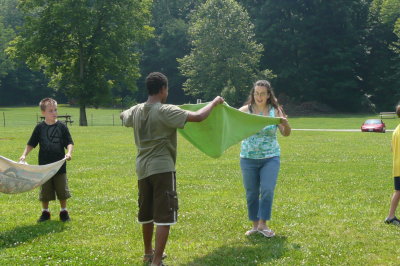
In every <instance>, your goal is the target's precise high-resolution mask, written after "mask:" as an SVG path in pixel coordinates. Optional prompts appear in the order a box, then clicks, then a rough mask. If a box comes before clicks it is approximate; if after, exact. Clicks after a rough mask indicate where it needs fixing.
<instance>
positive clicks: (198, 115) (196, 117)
mask: <svg viewBox="0 0 400 266" xmlns="http://www.w3.org/2000/svg"><path fill="white" fill-rule="evenodd" d="M223 102H224V98H222V97H221V96H217V97H215V99H214V100H213V101H212V102H210V103H209V104H207V105H206V106H204V107H203V108H201V109H200V110H197V111H196V112H189V113H188V116H187V118H186V122H201V121H203V120H204V119H206V118H207V117H208V116H209V115H210V113H211V111H212V109H213V108H214V107H215V106H217V105H218V104H221V103H223Z"/></svg>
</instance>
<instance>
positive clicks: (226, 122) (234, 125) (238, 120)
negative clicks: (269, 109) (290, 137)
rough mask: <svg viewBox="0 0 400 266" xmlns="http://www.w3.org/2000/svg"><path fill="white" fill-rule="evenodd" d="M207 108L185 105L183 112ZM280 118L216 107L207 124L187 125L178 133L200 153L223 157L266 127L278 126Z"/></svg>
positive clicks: (199, 105) (205, 122) (225, 106)
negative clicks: (230, 149) (234, 146)
mask: <svg viewBox="0 0 400 266" xmlns="http://www.w3.org/2000/svg"><path fill="white" fill-rule="evenodd" d="M205 105H207V103H201V104H184V105H180V106H179V107H180V108H182V109H184V110H189V111H193V112H195V111H197V110H199V109H201V108H202V107H204V106H205ZM279 123H280V118H275V117H265V116H259V115H253V114H248V113H243V112H241V111H239V110H237V109H235V108H233V107H230V106H229V105H228V104H226V103H224V104H219V105H217V106H216V107H215V108H214V109H213V110H212V111H211V113H210V115H209V116H208V117H207V119H205V120H204V121H202V122H200V123H186V125H185V128H184V129H178V131H179V133H180V134H181V135H182V136H183V137H184V138H185V139H187V140H188V141H189V142H190V143H192V144H193V145H194V146H195V147H196V148H198V149H199V150H200V151H202V152H204V153H205V154H207V155H208V156H210V157H213V158H218V157H220V156H221V155H222V154H223V153H224V151H225V150H226V149H228V148H229V147H231V146H232V145H235V144H236V143H238V142H239V141H241V140H243V139H245V138H247V137H249V136H251V135H253V134H255V133H257V132H258V131H260V130H261V129H263V128H264V127H265V126H268V125H277V124H279Z"/></svg>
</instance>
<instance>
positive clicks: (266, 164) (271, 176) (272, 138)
mask: <svg viewBox="0 0 400 266" xmlns="http://www.w3.org/2000/svg"><path fill="white" fill-rule="evenodd" d="M239 110H240V111H242V112H246V113H251V114H255V115H263V116H270V117H281V118H282V119H281V121H282V122H281V123H280V124H279V125H272V126H266V127H265V128H264V129H262V130H261V131H260V132H258V133H256V134H254V135H253V136H250V137H249V138H247V139H245V140H243V141H242V147H241V151H240V168H241V170H242V175H243V185H244V188H245V190H246V200H247V210H248V216H249V220H250V221H252V223H253V228H252V229H250V230H248V231H247V232H246V235H251V234H254V233H261V234H262V235H264V236H266V237H273V236H274V235H275V233H274V231H272V230H271V229H270V228H269V227H268V226H267V221H269V220H270V219H271V210H272V202H273V198H274V190H275V185H276V181H277V178H278V172H279V166H280V147H279V143H278V141H277V137H276V131H277V129H279V131H280V132H281V134H282V135H283V136H289V135H290V132H291V128H290V125H289V123H288V120H287V118H286V115H285V113H284V111H283V109H282V107H281V106H279V104H278V100H277V99H276V97H275V95H274V92H273V90H272V88H271V85H270V83H269V82H268V81H266V80H259V81H257V82H256V83H255V84H254V86H253V88H252V89H251V91H250V95H249V99H248V100H247V102H246V103H245V105H244V106H243V107H241V108H240V109H239Z"/></svg>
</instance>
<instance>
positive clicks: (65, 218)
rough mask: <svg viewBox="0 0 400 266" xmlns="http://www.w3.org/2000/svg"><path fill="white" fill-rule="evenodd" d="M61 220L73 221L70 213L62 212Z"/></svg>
mask: <svg viewBox="0 0 400 266" xmlns="http://www.w3.org/2000/svg"><path fill="white" fill-rule="evenodd" d="M60 220H61V221H62V222H68V221H71V219H70V218H69V214H68V211H60Z"/></svg>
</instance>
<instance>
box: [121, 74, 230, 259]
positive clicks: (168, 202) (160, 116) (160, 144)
mask: <svg viewBox="0 0 400 266" xmlns="http://www.w3.org/2000/svg"><path fill="white" fill-rule="evenodd" d="M146 87H147V90H148V95H149V96H148V98H147V101H146V102H145V103H141V104H138V105H135V106H133V107H131V108H130V109H128V110H126V111H124V112H122V113H121V115H120V118H121V119H122V121H123V124H124V125H125V126H127V127H133V133H134V137H135V144H136V148H137V156H136V173H137V176H138V188H139V200H138V203H139V213H138V222H139V223H141V224H142V234H143V242H144V257H143V261H144V262H151V263H152V265H163V263H162V259H163V258H164V257H165V254H164V249H165V245H166V244H167V240H168V235H169V229H170V226H171V225H173V224H175V223H176V221H177V210H178V197H177V193H176V176H175V162H176V146H177V136H176V129H177V128H183V127H184V126H185V123H186V122H201V121H203V120H204V119H206V118H207V117H208V115H209V114H210V112H211V110H212V109H213V108H214V107H215V106H216V105H218V104H221V103H223V101H224V100H223V99H222V98H221V97H219V96H217V97H216V98H215V99H214V100H213V101H212V102H210V103H209V104H207V105H206V106H205V107H203V108H202V109H200V110H198V111H196V112H190V111H186V110H182V109H180V108H179V107H177V106H174V105H170V104H165V103H166V101H167V97H168V79H167V77H166V76H165V75H163V74H162V73H159V72H153V73H150V74H149V75H148V76H147V78H146ZM154 225H156V226H157V229H156V238H155V250H154V251H153V248H152V238H153V230H154Z"/></svg>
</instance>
